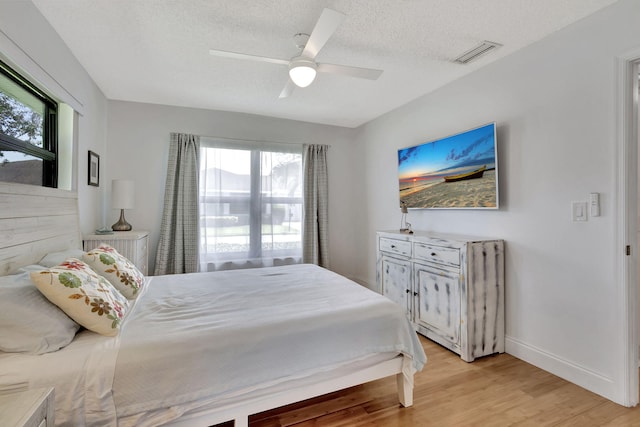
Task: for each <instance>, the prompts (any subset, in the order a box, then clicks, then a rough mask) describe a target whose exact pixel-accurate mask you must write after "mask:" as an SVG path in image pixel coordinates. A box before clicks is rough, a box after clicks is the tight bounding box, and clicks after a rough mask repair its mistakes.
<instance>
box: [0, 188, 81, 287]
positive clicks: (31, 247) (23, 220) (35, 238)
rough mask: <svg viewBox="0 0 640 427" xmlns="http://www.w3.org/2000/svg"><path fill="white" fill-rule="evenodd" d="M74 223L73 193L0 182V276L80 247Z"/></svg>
mask: <svg viewBox="0 0 640 427" xmlns="http://www.w3.org/2000/svg"><path fill="white" fill-rule="evenodd" d="M78 224H79V222H78V197H77V194H76V193H75V192H71V191H66V190H59V189H57V188H46V187H38V186H33V185H23V184H10V183H4V182H0V275H7V274H11V273H14V272H15V271H16V270H17V269H18V268H20V267H22V266H25V265H28V264H35V263H37V262H38V261H40V259H42V257H43V256H44V255H46V254H47V253H49V252H53V251H61V250H65V249H71V248H74V249H79V248H81V247H82V244H81V242H82V240H81V237H80V228H79V226H78Z"/></svg>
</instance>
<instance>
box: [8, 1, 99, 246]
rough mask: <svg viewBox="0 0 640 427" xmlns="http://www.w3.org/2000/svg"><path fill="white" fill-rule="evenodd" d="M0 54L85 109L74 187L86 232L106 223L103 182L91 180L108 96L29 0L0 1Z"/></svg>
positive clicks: (53, 93) (60, 97)
mask: <svg viewBox="0 0 640 427" xmlns="http://www.w3.org/2000/svg"><path fill="white" fill-rule="evenodd" d="M0 59H2V60H4V61H5V62H8V63H9V65H10V66H12V67H14V68H16V69H17V71H19V72H21V73H22V74H23V75H24V76H25V77H27V78H29V79H30V80H31V81H32V82H33V83H36V84H39V85H40V86H41V87H42V88H43V89H44V90H46V91H47V92H49V94H50V95H51V96H52V97H53V98H54V99H56V100H58V101H62V102H65V103H67V104H69V105H71V106H72V107H73V108H74V109H75V110H77V111H78V112H79V113H80V116H79V119H78V123H77V131H78V133H77V135H76V141H77V145H76V157H75V161H76V170H77V174H76V176H75V177H74V179H73V181H74V182H73V184H74V185H73V188H74V189H76V190H77V191H78V199H79V213H80V227H81V231H82V232H83V233H88V232H91V231H93V230H94V229H95V228H96V226H97V225H98V224H99V223H100V222H102V219H101V217H102V197H103V195H102V190H103V189H104V186H103V185H101V186H100V187H90V186H88V185H87V151H88V150H92V151H94V152H97V153H98V154H104V153H105V147H106V107H107V100H106V98H105V97H104V95H103V94H102V92H101V91H100V89H98V87H97V86H96V84H95V83H94V82H93V80H92V79H91V77H89V75H88V74H87V73H86V71H85V70H84V68H82V66H81V65H80V64H79V63H78V61H77V60H76V59H75V57H74V56H73V55H72V54H71V51H70V50H69V48H68V47H67V46H66V45H65V44H64V43H63V42H62V40H61V39H60V37H59V36H58V34H57V33H56V32H55V31H54V30H53V28H51V26H50V25H49V23H48V22H47V21H46V20H45V19H44V17H43V16H42V15H41V14H40V12H39V11H38V9H37V8H36V7H35V6H34V5H33V3H31V2H30V1H23V0H3V1H0ZM105 164H106V162H105V161H103V163H102V165H105ZM101 178H102V177H101Z"/></svg>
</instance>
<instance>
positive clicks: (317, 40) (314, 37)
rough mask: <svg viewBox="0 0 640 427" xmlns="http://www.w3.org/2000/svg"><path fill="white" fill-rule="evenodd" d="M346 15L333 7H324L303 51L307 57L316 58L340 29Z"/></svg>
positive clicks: (303, 54)
mask: <svg viewBox="0 0 640 427" xmlns="http://www.w3.org/2000/svg"><path fill="white" fill-rule="evenodd" d="M345 16H346V15H344V14H343V13H340V12H336V11H335V10H332V9H324V10H323V11H322V14H321V15H320V18H318V22H316V26H315V27H313V31H312V32H311V35H310V36H309V40H308V41H307V44H306V45H305V47H304V50H303V51H302V54H301V55H302V56H304V57H305V58H310V59H314V58H315V57H316V55H317V54H318V52H319V51H320V49H322V46H324V45H325V43H326V42H327V40H329V37H331V36H332V35H333V33H334V32H335V31H336V30H337V29H338V27H339V26H340V24H341V23H342V21H343V20H344V18H345Z"/></svg>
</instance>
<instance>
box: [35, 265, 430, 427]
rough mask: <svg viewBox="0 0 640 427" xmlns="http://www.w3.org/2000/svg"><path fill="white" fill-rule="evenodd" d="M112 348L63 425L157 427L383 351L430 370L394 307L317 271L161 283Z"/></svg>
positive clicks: (92, 358) (201, 276)
mask: <svg viewBox="0 0 640 427" xmlns="http://www.w3.org/2000/svg"><path fill="white" fill-rule="evenodd" d="M105 340H107V339H105ZM108 342H109V344H108V345H105V344H101V345H99V346H98V347H96V348H94V350H93V351H92V352H90V354H89V356H87V362H85V364H84V365H85V366H86V367H87V368H91V369H95V373H96V374H97V375H98V378H95V377H94V378H92V379H88V378H89V377H90V375H89V374H88V373H83V374H82V377H83V384H81V385H80V387H89V389H90V390H89V389H88V390H87V391H90V396H89V397H90V398H85V399H83V402H82V404H80V403H78V404H77V408H75V409H74V411H68V412H69V413H68V414H67V411H66V410H62V408H60V409H61V411H62V412H61V413H60V415H61V416H63V417H65V420H63V419H60V418H59V419H58V420H57V421H68V422H69V424H70V425H72V424H74V420H77V419H78V418H77V414H76V412H77V409H78V408H80V409H84V411H85V413H86V418H85V422H86V423H87V424H95V425H108V424H109V423H111V422H113V420H114V419H115V416H117V418H118V420H119V423H120V425H129V424H131V425H145V424H146V425H156V424H159V423H161V422H166V421H169V420H171V419H175V418H177V417H179V416H180V415H181V414H182V413H183V412H185V411H189V410H193V409H197V408H199V407H201V406H206V405H211V404H215V402H216V401H224V400H229V399H233V398H234V396H239V395H244V394H246V393H250V392H253V391H255V390H258V389H260V388H263V387H271V386H273V385H275V384H278V383H279V382H282V381H286V380H291V379H294V378H300V377H304V376H308V375H310V374H317V373H322V372H323V371H325V370H328V369H334V368H336V367H339V366H340V365H341V364H347V363H351V362H353V361H354V360H358V359H362V358H367V357H370V356H371V355H374V354H378V353H388V352H395V353H403V354H405V355H407V356H409V357H410V358H411V359H412V360H413V363H412V365H411V366H408V368H407V369H409V370H410V372H406V374H409V375H410V374H413V372H414V371H415V370H419V369H421V368H422V366H423V364H424V363H425V361H426V357H425V355H424V352H423V350H422V347H421V345H420V343H419V341H418V339H417V336H416V334H415V332H414V331H413V328H412V327H411V325H410V323H409V321H408V320H407V318H406V317H405V315H404V314H403V312H402V311H401V310H400V309H399V308H398V307H397V306H396V305H395V304H394V303H392V302H391V301H389V300H387V299H386V298H384V297H382V296H381V295H379V294H376V293H374V292H371V291H369V290H367V289H365V288H363V287H362V286H359V285H357V284H355V283H354V282H351V281H349V280H347V279H345V278H344V277H342V276H339V275H337V274H335V273H332V272H330V271H328V270H325V269H322V268H319V267H316V266H311V265H295V266H287V267H272V268H265V269H253V270H240V271H238V270H236V271H230V272H217V273H196V274H187V275H175V276H159V277H154V278H153V280H152V281H151V283H150V285H149V286H148V289H147V290H146V292H145V293H144V294H143V295H141V296H140V297H139V298H138V301H137V302H136V305H135V308H134V310H133V311H132V312H131V313H130V314H129V315H128V317H127V319H126V322H125V325H124V328H123V330H122V332H121V333H120V337H119V338H118V339H115V340H114V339H111V340H109V341H108ZM72 345H73V343H72ZM100 347H101V348H100ZM110 348H111V349H110ZM65 350H66V349H65ZM65 350H62V351H60V352H57V353H63V352H64V351H65ZM116 354H117V361H116V357H115V356H116ZM98 361H99V363H98ZM89 362H91V363H89ZM39 371H43V369H39ZM113 373H115V375H114V376H113V377H111V375H112V374H113ZM92 374H93V372H92ZM32 382H33V381H32ZM36 382H38V383H41V382H42V381H36ZM76 382H78V381H76ZM71 389H72V390H75V392H74V393H73V395H75V396H78V395H79V393H78V392H77V387H71ZM60 391H64V387H63V388H62V389H61V390H60ZM56 394H58V390H57V391H56ZM66 402H67V403H68V402H69V400H68V399H67V400H66ZM56 403H58V398H57V399H56ZM114 404H115V405H114ZM83 406H84V408H82V407H83ZM114 406H115V413H114V409H113V408H114ZM56 415H57V416H58V413H57V414H56Z"/></svg>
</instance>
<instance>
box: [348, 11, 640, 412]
mask: <svg viewBox="0 0 640 427" xmlns="http://www.w3.org/2000/svg"><path fill="white" fill-rule="evenodd" d="M638 17H640V2H638V1H635V0H626V1H625V0H623V1H621V2H620V3H617V4H615V5H613V6H612V7H609V8H607V9H605V10H603V11H602V12H599V13H597V14H596V15H593V16H591V17H588V18H586V19H584V20H582V21H580V22H578V23H576V24H574V25H572V26H570V27H568V28H566V29H564V30H562V31H560V32H557V33H555V34H553V35H551V36H550V37H548V38H546V39H544V40H542V41H541V42H538V43H536V44H534V45H532V46H530V47H527V48H525V49H523V50H521V51H519V52H516V53H515V54H513V55H512V56H509V57H507V58H504V59H502V60H500V61H497V62H496V63H494V64H491V65H488V66H486V67H484V68H483V69H481V70H480V71H478V72H475V73H473V74H471V75H469V76H467V77H464V78H462V79H460V80H458V81H456V82H453V83H452V84H450V85H448V86H446V87H443V88H441V89H440V90H438V91H436V92H434V93H432V94H429V95H427V96H424V97H422V98H419V99H417V100H416V101H414V102H412V103H410V104H408V105H405V106H403V107H401V108H399V109H398V110H396V111H394V112H391V113H389V114H387V115H385V116H383V117H381V118H379V119H377V120H374V121H373V122H371V123H369V124H367V125H365V126H363V127H362V128H361V129H360V132H359V135H358V139H357V151H358V152H360V153H363V154H364V155H365V157H364V159H363V161H364V175H363V178H362V180H361V182H360V183H359V186H360V187H361V188H362V189H363V194H362V197H361V199H360V201H359V202H360V203H361V204H362V206H363V208H362V209H361V212H364V213H365V214H364V215H363V218H362V219H361V221H359V223H358V229H357V235H356V237H357V239H358V241H359V242H361V244H362V247H363V249H366V250H364V251H363V252H362V254H363V256H362V258H361V259H360V261H359V262H358V263H356V264H357V265H358V267H359V270H358V271H357V272H356V276H357V277H359V278H360V279H361V280H362V281H364V282H367V283H369V286H371V287H375V260H376V258H375V247H376V245H375V231H376V230H379V229H395V228H398V224H399V220H400V210H399V208H398V194H397V191H398V186H397V176H396V173H397V149H398V148H401V147H407V146H412V145H416V144H418V143H421V142H425V141H429V140H432V139H435V138H438V137H442V136H446V135H448V134H452V133H456V132H459V131H462V130H465V129H468V128H471V127H475V126H477V125H480V124H484V123H487V122H491V121H496V122H497V125H498V144H499V148H498V150H499V155H498V157H499V168H500V170H499V180H500V204H501V208H500V210H499V211H462V210H457V211H456V210H418V211H416V210H412V211H410V213H409V218H408V220H409V222H411V223H412V224H413V227H414V229H421V230H430V231H437V232H455V233H462V234H470V235H475V236H483V237H496V238H502V239H504V240H505V241H506V287H507V288H506V310H507V313H506V331H507V352H509V353H512V354H514V355H517V356H518V357H521V358H523V359H525V360H528V361H530V362H532V363H534V364H536V365H538V366H541V367H543V368H545V369H547V370H550V371H552V372H554V373H556V374H558V375H560V376H562V377H565V378H567V379H570V380H572V381H574V382H577V383H578V384H580V385H582V386H584V387H586V388H589V389H591V390H593V391H595V392H597V393H600V394H602V395H604V396H606V397H608V398H610V399H612V400H614V401H618V402H621V401H622V397H621V396H622V391H623V380H624V378H621V375H622V372H623V371H622V370H621V366H624V354H623V353H622V349H621V348H620V345H619V341H618V337H619V336H620V334H621V333H622V330H623V325H622V324H620V323H619V321H616V316H615V313H617V312H619V311H620V310H621V309H622V307H619V306H618V305H617V304H618V301H619V299H617V298H618V295H617V294H616V292H617V289H618V288H617V286H619V284H617V283H614V281H613V280H614V278H615V277H616V271H615V268H616V263H615V259H614V254H615V253H616V250H615V248H614V243H615V225H616V224H615V218H616V212H614V208H615V206H616V200H615V199H614V198H615V191H616V181H615V172H616V171H615V170H614V165H615V160H616V151H615V148H616V147H615V141H616V128H615V102H616V93H615V89H616V77H617V74H616V72H615V59H616V57H617V56H620V55H623V54H624V53H625V52H628V51H629V50H631V49H632V48H635V47H638V46H640V26H639V25H638ZM590 192H599V193H601V211H602V216H601V217H597V218H589V220H588V222H586V223H575V222H572V221H571V218H570V211H571V210H570V203H571V201H574V200H582V201H586V200H587V197H588V194H589V193H590ZM617 253H620V251H618V252H617Z"/></svg>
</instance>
